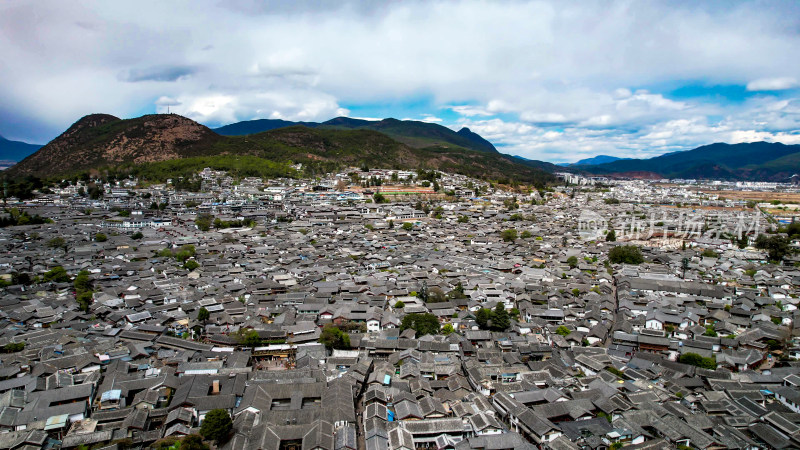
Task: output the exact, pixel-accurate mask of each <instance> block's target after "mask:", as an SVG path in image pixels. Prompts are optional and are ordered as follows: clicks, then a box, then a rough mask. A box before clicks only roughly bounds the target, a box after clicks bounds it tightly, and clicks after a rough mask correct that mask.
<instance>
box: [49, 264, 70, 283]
mask: <svg viewBox="0 0 800 450" xmlns="http://www.w3.org/2000/svg"><path fill="white" fill-rule="evenodd" d="M44 281H45V282H48V281H53V282H56V283H66V282H67V281H69V275H67V271H66V270H64V268H63V267H61V266H55V267H53V268H52V269H50V270H48V271H47V272H45V274H44Z"/></svg>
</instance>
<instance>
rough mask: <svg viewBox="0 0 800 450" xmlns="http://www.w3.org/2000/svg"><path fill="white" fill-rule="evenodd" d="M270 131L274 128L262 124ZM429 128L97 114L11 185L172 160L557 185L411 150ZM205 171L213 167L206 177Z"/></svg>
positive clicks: (498, 162) (25, 164)
mask: <svg viewBox="0 0 800 450" xmlns="http://www.w3.org/2000/svg"><path fill="white" fill-rule="evenodd" d="M367 122H368V121H367ZM264 125H269V124H264V123H262V124H261V126H264ZM273 125H280V124H279V123H273ZM428 125H430V124H423V123H421V122H418V123H411V124H409V123H407V122H404V121H399V120H394V119H387V120H383V121H380V122H378V123H377V124H375V123H371V124H370V127H375V126H377V127H379V128H380V129H381V130H382V131H378V130H374V129H370V128H364V127H362V122H361V121H360V120H359V119H348V118H337V119H334V121H332V122H331V123H330V124H329V125H327V126H318V127H311V128H310V127H306V126H302V125H293V126H289V127H283V126H281V127H279V128H274V129H272V130H269V131H265V132H261V133H257V134H248V135H245V136H222V135H219V134H217V133H215V132H214V131H212V130H210V129H209V128H207V127H205V126H203V125H201V124H199V123H197V122H194V121H193V120H191V119H188V118H186V117H182V116H179V115H177V114H152V115H145V116H142V117H137V118H134V119H124V120H123V119H119V118H117V117H114V116H111V115H108V114H92V115H89V116H86V117H83V118H81V119H80V120H78V121H77V122H75V123H74V124H73V125H72V126H71V127H69V128H68V129H67V130H66V131H65V132H64V133H62V134H61V135H60V136H58V137H57V138H56V139H54V140H53V141H51V142H50V143H48V144H47V145H45V146H44V147H42V148H41V149H39V150H38V151H37V152H36V153H34V154H32V155H30V156H29V157H27V158H25V159H24V160H22V161H20V162H19V163H18V164H16V165H15V166H13V167H11V168H10V169H8V170H7V171H5V172H4V174H6V175H8V176H9V177H10V178H15V177H21V176H29V175H30V176H36V177H40V178H53V177H60V176H73V175H75V174H78V173H85V172H88V171H90V170H96V169H101V170H113V171H119V170H122V171H123V173H124V170H125V167H132V166H145V165H147V164H151V163H152V164H155V163H161V162H165V161H172V160H193V161H192V164H194V163H195V162H196V163H197V164H201V161H202V164H207V161H208V158H209V157H223V158H236V157H238V156H250V157H253V156H255V157H258V158H263V159H264V160H267V161H271V162H274V163H276V164H277V165H276V166H275V167H279V166H280V167H284V168H289V164H290V163H291V164H296V163H302V164H303V165H304V166H305V167H307V168H309V170H311V171H313V173H316V174H318V173H320V171H323V172H329V171H332V170H338V169H340V168H343V167H347V166H356V167H365V166H366V167H382V168H396V169H411V170H415V169H438V170H442V171H445V172H451V173H461V174H464V175H467V176H471V177H476V178H484V179H489V180H494V181H499V182H501V183H510V182H512V181H516V182H521V183H530V184H535V185H539V186H541V185H544V184H546V183H550V182H553V181H555V178H554V177H553V175H552V174H550V173H548V172H552V171H553V170H554V169H555V166H554V165H552V164H549V163H545V162H541V161H526V162H524V163H523V162H521V161H519V160H517V159H516V158H513V157H511V156H508V155H503V154H500V153H498V152H496V151H495V152H489V151H478V150H473V149H468V148H466V147H464V146H461V145H456V144H447V145H444V144H438V143H437V142H436V139H435V138H431V141H430V143H431V145H429V146H425V147H415V146H412V145H409V144H407V143H406V141H407V140H415V142H416V143H417V144H420V143H422V142H426V140H425V139H426V135H425V133H426V132H427V133H429V135H430V136H439V135H438V134H437V133H439V132H440V131H441V130H439V128H444V127H440V126H438V125H436V127H438V128H431V127H428ZM240 127H241V125H240ZM398 128H399V129H400V131H404V130H406V131H407V130H409V129H413V130H416V131H415V132H416V135H414V136H412V137H410V136H409V134H408V133H406V134H405V135H402V136H401V137H395V136H397V135H398V133H399V131H398ZM447 130H448V131H449V132H450V133H452V134H453V135H455V136H457V137H458V138H459V139H461V140H463V141H464V142H469V143H471V144H472V146H481V145H483V146H484V147H486V144H488V143H484V141H483V138H481V137H480V136H478V135H476V134H474V133H472V132H471V131H469V130H461V132H460V134H458V133H455V132H453V131H452V130H449V129H447ZM451 137H452V136H451ZM457 142H458V141H457ZM489 145H491V144H489ZM492 148H493V147H492ZM203 167H206V166H201V167H199V169H198V170H200V169H202V168H203ZM285 173H287V174H288V173H289V171H286V172H285Z"/></svg>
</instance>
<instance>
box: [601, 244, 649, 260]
mask: <svg viewBox="0 0 800 450" xmlns="http://www.w3.org/2000/svg"><path fill="white" fill-rule="evenodd" d="M608 259H609V261H611V263H612V264H641V263H643V262H644V256H642V250H641V249H640V248H639V247H637V246H635V245H620V246H617V247H614V248H612V249H611V251H610V252H608Z"/></svg>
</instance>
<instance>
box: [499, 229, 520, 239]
mask: <svg viewBox="0 0 800 450" xmlns="http://www.w3.org/2000/svg"><path fill="white" fill-rule="evenodd" d="M500 237H501V238H503V241H505V242H514V241H516V240H517V230H515V229H513V228H509V229H508V230H503V231H501V232H500Z"/></svg>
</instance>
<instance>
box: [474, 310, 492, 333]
mask: <svg viewBox="0 0 800 450" xmlns="http://www.w3.org/2000/svg"><path fill="white" fill-rule="evenodd" d="M490 320H492V311H491V310H490V309H486V308H481V309H479V310H478V312H476V313H475V323H477V324H478V327H479V328H480V329H482V330H486V329H488V328H489V321H490Z"/></svg>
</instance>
